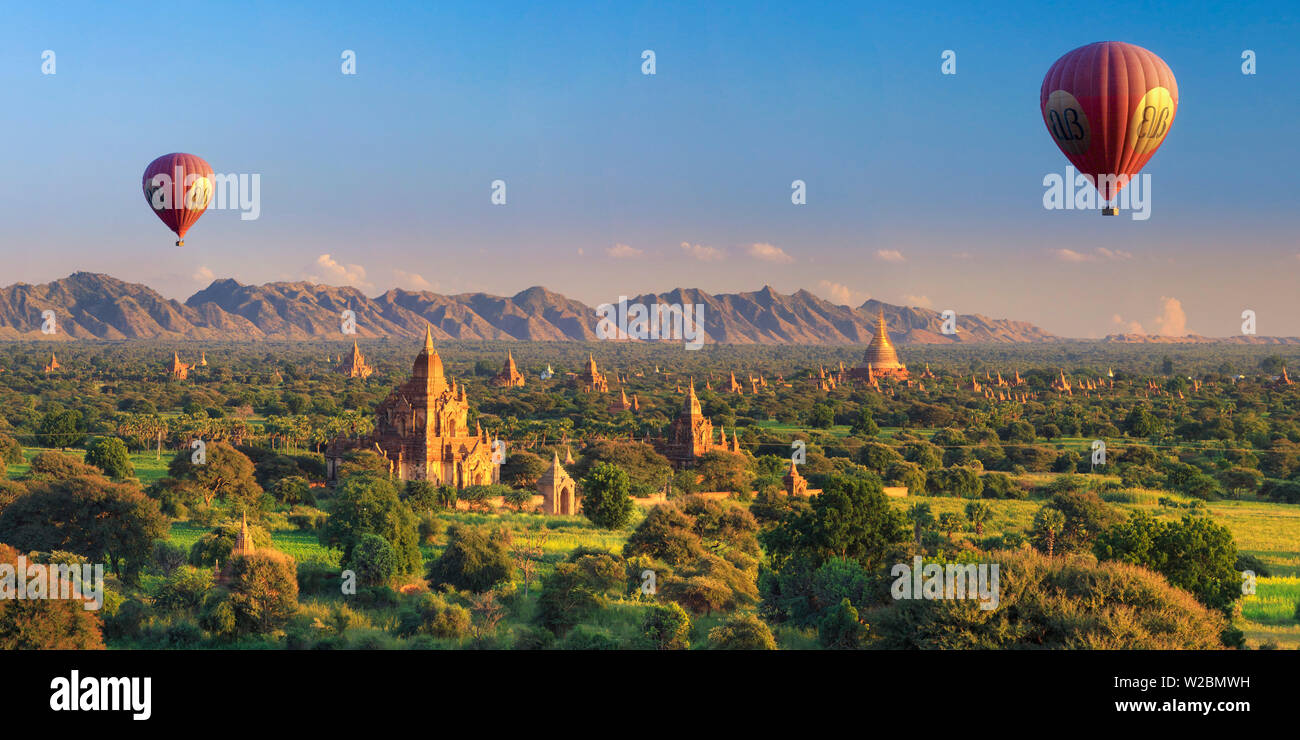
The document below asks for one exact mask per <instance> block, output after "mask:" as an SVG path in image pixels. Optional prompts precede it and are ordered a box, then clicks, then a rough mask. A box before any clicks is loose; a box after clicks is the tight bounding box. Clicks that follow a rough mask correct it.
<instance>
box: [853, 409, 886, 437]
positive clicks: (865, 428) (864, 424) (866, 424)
mask: <svg viewBox="0 0 1300 740" xmlns="http://www.w3.org/2000/svg"><path fill="white" fill-rule="evenodd" d="M849 433H850V434H852V435H853V436H855V437H865V438H867V439H871V438H872V437H876V436H878V435H879V434H880V427H878V426H876V420H875V418H874V417H873V416H872V415H871V409H868V408H864V409H862V415H861V416H859V417H858V420H857V421H855V422H854V423H853V424H852V425H851V426H850V427H849Z"/></svg>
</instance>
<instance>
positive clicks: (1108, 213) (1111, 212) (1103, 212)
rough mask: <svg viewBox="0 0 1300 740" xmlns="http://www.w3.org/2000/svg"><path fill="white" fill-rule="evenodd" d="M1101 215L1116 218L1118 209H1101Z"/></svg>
mask: <svg viewBox="0 0 1300 740" xmlns="http://www.w3.org/2000/svg"><path fill="white" fill-rule="evenodd" d="M1101 215H1103V216H1118V215H1119V209H1118V208H1115V207H1113V206H1112V207H1109V208H1103V209H1101Z"/></svg>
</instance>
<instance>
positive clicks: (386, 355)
mask: <svg viewBox="0 0 1300 740" xmlns="http://www.w3.org/2000/svg"><path fill="white" fill-rule="evenodd" d="M397 344H398V343H394V342H375V343H373V344H371V345H367V346H363V349H364V351H366V352H367V353H368V354H369V355H372V356H373V357H372V361H373V362H374V363H375V364H376V365H377V366H378V368H379V372H378V373H377V374H376V375H375V376H372V377H371V378H369V379H366V380H357V379H346V378H343V377H340V376H338V375H336V374H333V373H332V372H330V368H331V365H330V364H327V363H325V362H324V361H323V357H324V356H325V355H326V354H331V355H337V354H339V353H340V351H341V349H340V347H339V346H337V345H327V344H324V343H322V344H319V345H316V346H311V345H297V344H289V343H285V344H267V345H224V346H221V345H218V346H212V345H208V346H206V347H205V349H206V353H207V358H208V361H209V363H211V364H210V365H209V366H207V367H202V368H196V369H195V371H194V374H193V375H192V376H191V378H190V379H187V380H185V381H177V380H172V379H169V378H166V377H165V375H164V373H163V372H162V367H163V361H164V360H165V359H170V356H171V351H172V350H171V348H161V347H159V346H158V345H154V344H146V343H78V344H74V345H68V346H67V347H66V348H61V349H59V353H60V357H59V361H60V363H61V365H62V366H63V368H62V369H61V370H60V371H58V372H56V373H53V374H48V375H47V374H45V373H43V372H41V371H40V368H41V367H42V366H43V364H44V363H45V362H47V361H48V357H47V356H46V354H45V352H46V347H45V346H38V345H35V344H31V343H28V344H21V343H19V344H9V345H4V346H3V347H2V348H0V369H3V372H0V542H3V543H5V545H8V546H10V547H11V548H12V550H5V549H0V560H3V559H4V557H11V556H12V557H16V553H17V552H22V553H24V554H26V555H28V556H29V560H32V561H34V562H62V561H64V560H67V559H69V558H73V559H76V560H77V562H92V563H103V564H105V565H107V566H108V570H109V572H110V573H111V576H110V580H109V597H108V599H107V603H106V604H105V606H104V608H103V609H102V610H100V611H99V612H97V613H87V614H89V615H90V616H88V617H82V616H80V615H73V616H75V617H76V618H75V619H74V618H71V617H69V618H68V619H58V618H54V617H51V618H50V620H51V621H50V624H51V625H53V626H52V627H50V628H49V629H44V630H40V631H33V630H28V629H25V628H22V627H21V626H17V625H22V624H28V623H30V620H32V619H35V618H36V617H37V615H36V612H34V611H32V610H33V609H37V610H40V609H49V608H54V607H47V606H39V605H38V606H36V607H32V606H23V605H20V604H17V602H2V601H0V646H6V645H7V646H11V647H54V646H79V647H96V646H99V645H101V644H107V645H109V646H114V647H197V646H204V645H213V646H227V647H232V646H233V647H240V646H247V647H252V646H264V645H275V646H280V647H288V648H307V647H435V646H479V647H499V648H517V649H525V648H553V647H560V648H581V649H605V648H610V649H613V648H639V649H682V648H716V649H763V648H776V647H781V648H817V647H821V648H833V649H839V648H871V647H921V648H938V647H1156V648H1165V647H1184V648H1208V647H1223V646H1229V647H1235V646H1243V645H1251V646H1258V645H1272V644H1275V643H1276V644H1281V645H1289V646H1292V647H1294V646H1296V645H1300V625H1297V623H1296V608H1297V601H1300V560H1297V555H1296V548H1295V544H1294V543H1295V542H1296V541H1300V385H1290V386H1288V385H1285V384H1282V383H1280V382H1279V381H1278V380H1277V375H1279V374H1280V372H1281V368H1282V367H1283V366H1284V365H1285V364H1286V362H1287V359H1288V358H1287V357H1285V356H1283V354H1277V353H1276V351H1275V350H1274V349H1273V348H1269V349H1267V350H1259V349H1255V348H1249V347H1231V346H1218V345H1215V346H1209V347H1191V348H1186V347H1179V348H1168V349H1165V348H1161V349H1160V350H1158V351H1157V353H1156V354H1155V355H1154V356H1153V355H1152V354H1151V350H1150V348H1149V347H1145V348H1142V349H1141V350H1140V351H1139V350H1138V349H1136V348H1133V347H1127V346H1107V345H1101V344H1086V343H1063V344H1059V345H1052V346H1051V347H1050V348H1047V347H1043V346H1032V347H1004V346H987V345H986V346H981V347H979V348H973V347H950V348H935V347H918V348H915V349H914V350H913V349H911V348H909V350H908V353H907V354H908V360H909V362H910V364H911V366H912V368H913V370H914V371H915V370H917V369H918V368H923V367H924V366H925V363H927V362H928V363H929V365H930V369H931V370H932V371H933V373H934V375H935V376H936V377H934V378H927V379H925V380H924V386H925V390H922V389H921V388H920V387H919V386H915V385H914V386H913V387H910V388H909V387H907V386H904V385H901V384H892V383H887V384H885V389H886V391H885V392H884V393H882V392H879V391H874V390H871V389H868V388H864V387H861V386H860V385H859V386H855V385H854V384H851V383H843V384H841V385H840V386H839V387H838V388H836V389H833V390H830V391H825V390H819V389H818V388H817V386H816V384H815V383H813V382H811V381H810V379H809V376H810V374H815V371H816V370H817V368H819V367H821V366H826V367H827V368H828V369H837V368H838V363H839V362H841V361H843V362H845V363H846V364H849V365H851V364H856V362H855V360H856V356H857V354H858V350H855V349H853V348H837V347H811V348H797V349H796V348H769V347H752V348H746V347H713V346H710V347H707V348H705V349H704V350H701V351H700V352H694V353H691V352H682V351H681V350H680V348H675V349H672V350H669V349H667V348H655V347H639V346H635V345H598V346H595V347H586V346H577V345H572V344H554V345H551V344H540V343H539V344H530V345H521V346H516V347H514V354H515V357H516V359H517V360H518V361H519V363H520V367H521V370H523V371H524V372H526V373H527V374H528V377H529V380H528V384H527V385H526V386H525V387H524V388H517V389H501V388H495V387H492V386H490V385H489V384H488V383H487V382H486V381H487V379H488V377H489V376H491V375H492V374H495V373H496V372H497V370H499V366H500V361H501V359H502V356H503V354H504V345H492V344H487V343H449V344H448V345H447V346H444V347H442V348H441V349H442V354H443V357H444V361H445V362H446V364H447V366H448V372H449V373H450V374H452V375H455V376H457V377H458V379H459V380H461V381H462V382H465V383H466V384H467V385H468V395H469V398H470V402H471V421H470V423H471V425H473V424H475V423H481V424H482V425H483V426H484V427H485V428H486V429H488V430H489V431H490V432H491V433H492V434H494V435H495V436H499V437H500V438H502V439H506V440H508V441H509V443H510V446H509V453H508V456H507V460H506V462H505V464H504V465H503V466H502V484H503V485H500V486H479V487H472V488H470V489H466V490H463V491H455V490H453V489H450V488H446V487H438V486H433V485H430V484H427V483H420V482H413V483H402V482H401V481H393V480H390V479H389V478H388V474H387V468H386V466H385V465H384V464H383V462H382V460H380V459H378V458H377V456H375V455H373V454H371V453H364V452H363V453H359V454H354V455H352V456H350V457H349V459H348V460H347V462H346V463H345V465H344V471H343V480H342V481H341V482H340V484H339V485H337V486H330V487H327V486H324V485H323V482H324V478H325V465H324V460H323V457H322V456H321V454H320V450H321V448H322V447H323V445H324V444H325V443H326V442H327V441H328V440H329V439H332V438H333V437H335V436H360V435H364V434H366V433H368V432H369V431H370V429H371V424H372V419H371V416H370V414H371V411H372V409H373V408H374V406H375V404H376V403H378V402H379V401H380V400H382V398H383V396H384V395H386V394H387V392H388V390H389V388H391V387H392V386H393V385H395V384H396V383H397V382H399V381H400V380H401V379H403V378H404V377H405V375H406V373H407V363H409V361H410V354H411V350H410V348H409V347H404V346H397ZM349 348H350V345H349ZM180 351H181V353H182V355H183V356H184V355H187V354H197V349H195V348H191V347H184V346H182V347H181V348H180ZM588 351H594V353H595V356H596V359H597V362H598V363H599V364H600V365H601V367H602V369H603V370H604V371H605V372H606V373H608V375H609V377H610V383H611V387H612V388H614V389H617V388H620V387H621V388H623V389H624V390H625V391H626V393H627V394H628V396H629V397H631V396H633V395H635V396H636V397H637V399H638V401H639V404H640V407H641V410H640V411H639V412H636V413H633V412H630V411H612V410H610V408H609V405H610V404H611V402H612V401H613V400H614V399H615V398H617V390H615V392H614V393H613V394H603V395H602V394H586V393H582V392H580V391H577V390H575V389H573V388H571V387H569V385H568V384H566V383H565V381H564V372H565V371H566V370H568V369H577V368H578V367H579V364H580V362H581V361H582V360H585V358H586V353H587V352H588ZM548 364H550V365H552V366H553V367H554V369H555V370H556V372H557V375H556V377H555V378H554V379H552V380H546V381H543V380H540V379H539V378H538V375H537V372H538V371H539V370H540V369H541V368H543V367H545V366H546V365H548ZM1062 364H1064V367H1061V366H1062ZM670 367H671V372H669V371H668V368H670ZM1112 369H1113V373H1111V374H1113V376H1114V377H1113V379H1112V378H1110V377H1108V371H1109V370H1112ZM733 370H734V371H735V372H736V377H737V379H738V380H740V381H741V383H742V384H743V385H745V386H746V389H745V391H746V392H745V393H744V394H732V393H725V392H722V390H721V389H722V388H724V387H725V381H726V379H727V378H728V374H729V373H730V372H732V371H733ZM1062 370H1064V372H1065V373H1066V374H1067V376H1069V378H1070V379H1071V381H1072V382H1074V383H1075V384H1076V387H1077V384H1078V383H1079V382H1080V381H1086V382H1089V383H1093V384H1097V385H1098V389H1097V390H1091V391H1087V392H1086V393H1085V392H1083V391H1081V390H1076V392H1075V393H1074V394H1073V395H1066V394H1062V393H1057V392H1055V391H1052V390H1050V389H1049V386H1050V384H1051V382H1052V380H1053V379H1054V378H1056V377H1057V375H1058V374H1059V373H1060V372H1061V371H1062ZM1015 372H1018V373H1019V374H1020V376H1021V377H1022V378H1024V380H1025V384H1024V385H1023V386H1020V387H1018V388H1016V389H1015V390H1016V392H1017V393H1029V394H1030V395H1031V397H1030V398H1029V399H1028V400H1026V401H1024V402H1020V401H1013V400H999V399H997V398H989V397H988V396H987V395H986V394H984V393H982V392H976V391H975V390H973V385H972V379H974V380H975V381H976V382H978V383H980V384H982V385H986V386H990V387H991V388H992V389H993V390H995V391H997V390H998V389H999V387H998V386H997V384H996V377H997V375H998V374H999V373H1000V374H1001V375H1002V377H1003V378H1006V379H1009V378H1010V377H1011V376H1012V374H1013V373H1015ZM986 373H987V379H986ZM760 375H761V376H762V377H763V379H764V380H765V381H766V382H767V386H766V387H765V388H760V389H759V392H757V393H752V392H750V388H749V385H748V378H749V377H751V376H752V377H754V378H758V377H759V376H760ZM692 377H694V378H695V379H696V387H697V390H698V392H699V395H700V398H701V401H702V404H703V407H704V412H705V414H706V415H707V416H709V417H710V418H711V419H712V420H713V421H714V423H715V424H716V425H718V426H722V427H725V428H726V429H727V430H728V434H729V435H730V433H731V432H732V431H733V430H734V432H735V433H736V435H737V437H738V439H739V440H740V443H741V446H742V449H743V452H742V453H740V454H734V453H727V452H711V453H709V454H708V455H706V456H705V457H704V459H702V460H701V461H700V464H699V465H698V466H697V467H696V468H695V469H694V470H691V471H680V470H674V469H673V468H672V467H671V466H670V465H669V463H668V461H667V459H665V458H664V457H663V456H662V455H660V454H659V453H658V452H657V451H656V450H655V449H654V446H653V445H652V444H647V443H646V439H647V437H649V438H651V439H653V438H654V437H658V436H661V435H662V434H664V432H665V431H666V429H667V427H668V425H669V423H670V420H671V418H672V417H673V416H675V415H676V413H677V411H678V409H679V408H680V405H681V399H682V396H681V395H679V394H678V392H677V390H678V388H679V387H684V386H685V385H686V384H687V383H689V382H690V380H691V378H692ZM709 385H712V388H709V387H708V386H709ZM1002 390H1004V391H1005V390H1006V389H1005V388H1004V389H1002ZM195 439H202V440H203V441H204V443H205V458H204V459H202V461H201V462H195V458H194V456H193V451H192V448H191V442H192V441H193V440H195ZM1094 439H1101V440H1104V442H1105V444H1106V447H1107V451H1106V459H1105V463H1104V464H1101V465H1094V464H1093V461H1092V441H1093V440H1094ZM794 440H802V441H804V442H805V444H806V447H805V450H806V462H804V463H803V464H801V465H800V466H799V470H800V472H801V473H802V474H803V475H804V476H806V477H807V478H808V480H809V486H810V488H812V489H815V490H818V491H820V493H819V494H818V495H816V496H813V497H811V498H809V499H797V500H791V499H790V498H789V497H787V496H785V495H784V494H782V493H781V489H782V483H781V478H782V476H783V475H785V473H786V471H787V470H788V469H789V465H790V454H791V442H792V441H794ZM569 452H572V454H573V455H574V456H575V458H576V462H575V463H574V464H573V465H571V466H569V471H570V472H571V473H572V474H573V476H574V478H575V479H577V480H578V481H579V482H580V489H581V492H582V494H583V504H584V505H583V513H582V514H581V515H579V516H574V517H545V516H541V515H538V514H535V513H532V512H531V504H530V501H531V497H530V495H529V492H530V491H531V489H532V487H533V486H534V485H535V483H536V480H537V479H538V477H539V476H540V475H541V474H542V472H543V471H544V470H545V469H546V467H547V466H548V465H549V464H550V460H551V458H552V455H553V454H558V455H559V457H560V458H561V459H563V458H564V456H565V455H566V453H569ZM885 487H904V488H906V489H907V491H908V494H909V495H908V496H907V497H906V498H890V497H888V496H886V495H885V492H884V489H885ZM665 489H666V490H667V491H668V493H669V496H670V498H669V500H668V501H667V502H665V503H662V504H659V505H657V506H644V505H642V506H638V505H635V504H634V497H645V496H647V495H650V494H653V493H656V492H659V491H663V490H665ZM708 491H712V492H731V493H732V496H731V498H730V499H722V500H720V499H718V498H716V497H710V498H705V497H700V496H695V495H692V494H695V493H697V492H708ZM497 497H500V500H501V501H502V506H501V507H500V508H496V507H495V506H494V504H493V503H492V502H493V501H496V500H497ZM241 517H242V518H246V519H247V521H248V523H249V525H250V535H251V538H252V540H253V543H254V545H255V546H256V547H257V549H258V553H257V554H256V555H254V556H252V557H235V558H233V560H232V557H231V553H232V550H233V548H234V543H235V539H236V536H237V534H238V531H239V523H240V521H241ZM6 553H9V555H6ZM917 556H919V557H921V558H922V559H923V560H924V561H925V562H927V563H968V564H969V563H986V564H988V563H997V564H999V566H1000V567H1001V569H1002V570H1001V573H1002V580H1001V594H1002V595H1001V602H1000V606H999V608H998V609H996V610H992V611H984V610H981V609H979V607H978V605H977V604H975V603H972V602H967V601H960V600H957V601H954V600H897V599H895V598H894V597H893V596H891V593H890V583H891V581H892V580H893V579H892V577H891V576H890V569H891V567H892V566H894V565H895V564H897V563H910V562H911V561H912V559H913V558H914V557H917ZM1243 571H1251V572H1252V573H1253V574H1254V575H1255V577H1256V578H1257V581H1256V582H1255V583H1256V588H1257V593H1254V594H1250V593H1246V594H1243V583H1244V582H1245V580H1246V577H1245V576H1243ZM1099 600H1100V602H1104V604H1105V605H1106V606H1105V607H1104V608H1100V607H1097V606H1096V604H1097V603H1098V602H1099ZM33 603H35V602H33ZM78 610H80V608H79V606H78ZM51 613H52V612H51ZM20 636H21V637H20ZM6 641H8V642H6Z"/></svg>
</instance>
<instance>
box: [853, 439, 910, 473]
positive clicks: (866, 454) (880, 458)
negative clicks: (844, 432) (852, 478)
mask: <svg viewBox="0 0 1300 740" xmlns="http://www.w3.org/2000/svg"><path fill="white" fill-rule="evenodd" d="M857 460H858V463H859V464H861V465H864V466H866V467H868V468H871V469H872V470H874V471H876V472H877V473H879V474H881V475H884V474H885V471H887V470H889V468H890V466H891V465H894V464H895V463H901V462H903V456H902V455H900V454H898V451H897V450H895V449H894V448H893V447H890V446H889V445H886V444H881V443H879V442H868V443H866V444H864V445H862V447H861V448H860V449H859V450H858V455H857Z"/></svg>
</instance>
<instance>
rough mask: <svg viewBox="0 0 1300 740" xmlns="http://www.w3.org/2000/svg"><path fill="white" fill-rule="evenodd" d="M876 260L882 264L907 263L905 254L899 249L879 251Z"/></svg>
mask: <svg viewBox="0 0 1300 740" xmlns="http://www.w3.org/2000/svg"><path fill="white" fill-rule="evenodd" d="M876 259H878V260H880V261H881V262H905V261H906V260H905V259H904V258H903V253H902V252H900V251H898V250H897V249H877V250H876Z"/></svg>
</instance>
